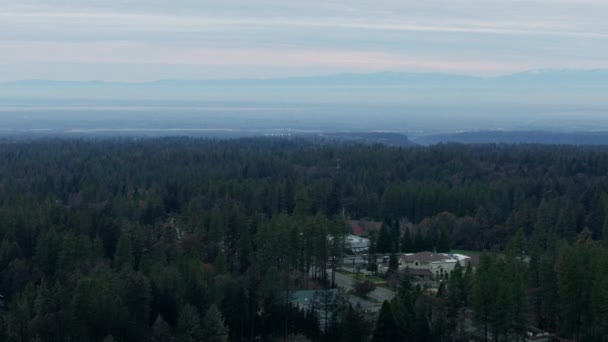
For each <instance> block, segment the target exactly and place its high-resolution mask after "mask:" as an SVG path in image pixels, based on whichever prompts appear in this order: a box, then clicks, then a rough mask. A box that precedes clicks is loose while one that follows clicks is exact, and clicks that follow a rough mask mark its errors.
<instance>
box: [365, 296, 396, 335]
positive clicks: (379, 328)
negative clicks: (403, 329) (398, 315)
mask: <svg viewBox="0 0 608 342" xmlns="http://www.w3.org/2000/svg"><path fill="white" fill-rule="evenodd" d="M398 340H399V329H398V328H397V324H396V323H395V318H394V317H393V311H392V309H391V305H390V303H389V302H388V301H386V300H385V301H384V303H382V308H381V309H380V314H379V316H378V320H377V321H376V327H375V329H374V334H373V336H372V342H391V341H398Z"/></svg>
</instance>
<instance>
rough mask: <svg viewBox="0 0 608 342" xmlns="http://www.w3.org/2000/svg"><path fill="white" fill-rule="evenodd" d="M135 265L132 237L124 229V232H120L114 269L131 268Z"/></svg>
mask: <svg viewBox="0 0 608 342" xmlns="http://www.w3.org/2000/svg"><path fill="white" fill-rule="evenodd" d="M134 265H135V258H134V255H133V246H132V245H131V237H130V236H129V234H128V233H127V232H126V231H123V232H122V234H120V238H119V239H118V243H117V245H116V252H115V253H114V269H116V270H121V269H127V270H131V269H133V267H134Z"/></svg>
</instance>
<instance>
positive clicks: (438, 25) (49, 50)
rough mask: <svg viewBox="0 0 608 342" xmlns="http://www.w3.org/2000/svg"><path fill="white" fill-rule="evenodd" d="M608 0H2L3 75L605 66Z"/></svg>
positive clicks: (148, 76) (199, 75)
mask: <svg viewBox="0 0 608 342" xmlns="http://www.w3.org/2000/svg"><path fill="white" fill-rule="evenodd" d="M607 18H608V1H607V0H525V1H510V0H444V1H436V0H415V1H410V0H365V1H363V0H348V1H346V0H345V1H342V0H340V1H335V0H305V1H304V0H214V1H207V0H165V1H161V0H3V1H1V2H0V80H16V79H66V80H84V79H87V80H88V79H102V80H121V81H142V80H153V79H167V78H173V79H176V78H181V79H208V78H241V77H278V76H292V75H293V76H295V75H318V74H329V73H337V72H374V71H386V70H395V71H416V72H429V71H431V72H450V73H464V74H475V75H495V74H504V73H510V72H514V71H522V70H528V69H536V68H580V69H593V68H608V20H607Z"/></svg>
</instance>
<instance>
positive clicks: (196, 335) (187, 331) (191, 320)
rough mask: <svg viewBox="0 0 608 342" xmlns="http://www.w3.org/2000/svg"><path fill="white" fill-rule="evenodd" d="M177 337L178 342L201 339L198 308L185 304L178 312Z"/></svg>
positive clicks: (201, 331) (190, 341) (201, 330)
mask: <svg viewBox="0 0 608 342" xmlns="http://www.w3.org/2000/svg"><path fill="white" fill-rule="evenodd" d="M177 338H178V341H179V342H196V341H201V340H202V339H203V329H202V327H201V319H200V316H199V313H198V310H196V308H195V307H194V306H192V305H190V304H186V305H185V306H184V307H183V308H182V310H181V311H180V313H179V320H178V322H177Z"/></svg>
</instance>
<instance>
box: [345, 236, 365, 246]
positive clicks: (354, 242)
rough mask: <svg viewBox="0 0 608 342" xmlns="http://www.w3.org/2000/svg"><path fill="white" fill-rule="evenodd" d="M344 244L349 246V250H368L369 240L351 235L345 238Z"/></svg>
mask: <svg viewBox="0 0 608 342" xmlns="http://www.w3.org/2000/svg"><path fill="white" fill-rule="evenodd" d="M346 243H347V245H348V246H350V248H351V249H366V248H369V239H366V238H363V237H360V236H356V235H352V234H351V235H347V236H346Z"/></svg>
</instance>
